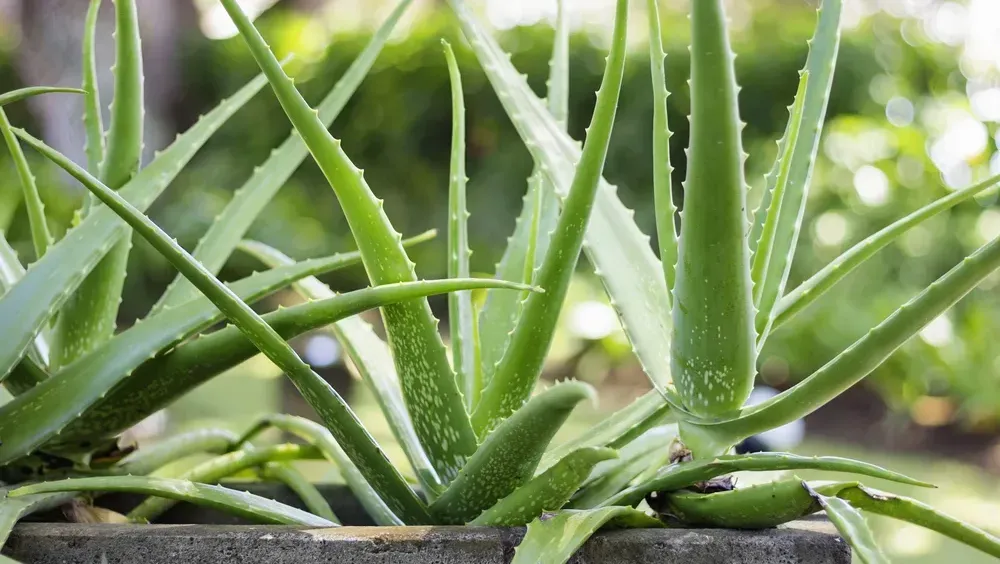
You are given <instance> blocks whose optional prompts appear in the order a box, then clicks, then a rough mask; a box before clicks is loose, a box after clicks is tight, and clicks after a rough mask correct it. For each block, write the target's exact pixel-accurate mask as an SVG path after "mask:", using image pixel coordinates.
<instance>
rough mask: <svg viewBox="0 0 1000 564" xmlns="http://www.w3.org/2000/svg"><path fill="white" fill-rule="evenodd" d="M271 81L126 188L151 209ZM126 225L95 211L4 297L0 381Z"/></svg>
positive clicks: (0, 301) (259, 83)
mask: <svg viewBox="0 0 1000 564" xmlns="http://www.w3.org/2000/svg"><path fill="white" fill-rule="evenodd" d="M264 84H266V82H265V80H264V79H263V77H259V78H257V79H255V80H253V81H251V82H250V83H248V84H247V85H246V86H244V87H243V88H242V89H241V90H240V91H239V92H237V93H236V94H235V95H234V96H232V97H231V98H229V99H228V100H224V101H223V102H222V103H220V104H219V105H218V106H217V107H216V108H215V109H214V110H212V111H211V112H210V113H208V114H206V115H205V116H204V117H203V118H201V119H200V120H199V121H198V122H197V123H196V124H195V125H194V126H192V127H191V128H190V129H189V130H188V131H187V132H186V133H184V134H183V135H181V136H179V137H178V138H177V140H176V141H174V142H173V143H172V144H171V145H170V147H168V148H167V149H166V150H165V151H164V152H163V153H161V154H160V155H159V156H158V157H157V158H156V159H154V160H153V162H151V163H150V164H149V165H148V166H147V167H146V168H144V169H143V170H142V171H141V172H140V173H139V174H138V175H137V176H136V177H135V178H134V179H133V180H132V181H131V182H129V183H128V185H127V186H125V187H123V188H122V190H121V194H122V196H123V197H124V198H125V199H126V200H128V201H129V202H130V203H131V204H132V205H134V206H135V207H136V208H138V209H140V210H143V209H146V208H147V207H148V206H149V205H150V204H151V203H152V202H153V200H155V199H156V197H157V196H159V195H160V194H161V193H162V192H163V190H164V189H165V188H166V187H167V185H168V184H169V183H170V182H171V181H172V180H173V179H174V177H175V176H176V175H177V173H178V172H180V170H181V169H182V168H183V167H184V165H185V164H187V162H188V161H189V160H190V159H191V157H193V156H194V154H195V153H196V152H197V150H198V149H199V148H201V146H202V145H203V144H204V143H205V142H206V141H207V140H208V139H209V137H211V136H212V134H213V133H215V131H216V130H218V129H219V127H221V126H222V124H223V123H225V122H226V120H227V119H228V118H229V117H230V116H232V115H233V114H234V113H236V111H237V110H239V109H240V108H241V107H242V106H243V104H245V103H246V102H247V101H248V100H250V98H252V97H253V96H254V95H255V94H256V93H257V92H258V91H259V90H260V89H261V88H263V86H264ZM126 231H127V227H126V225H125V223H124V222H123V221H121V220H120V219H118V217H117V216H116V215H115V214H114V213H113V212H112V211H111V210H109V209H105V208H101V209H97V210H93V212H92V213H90V214H88V215H87V217H86V218H85V219H84V220H83V221H82V222H81V223H80V225H78V226H77V227H75V228H73V229H72V230H70V231H69V232H68V233H66V236H65V237H64V238H63V239H61V240H60V241H59V242H58V243H56V244H55V245H53V246H52V247H51V248H50V249H49V251H48V252H47V253H46V254H45V257H43V258H42V260H39V261H38V262H36V263H34V264H32V266H31V271H30V272H27V273H26V274H25V277H24V283H23V284H18V285H17V286H16V287H15V288H13V289H11V290H10V291H9V292H8V293H7V294H6V295H4V296H3V297H2V298H0V334H2V335H3V336H4V338H3V339H2V340H0V379H3V377H4V375H6V374H7V373H8V372H10V370H11V368H13V367H14V365H16V364H17V362H18V361H19V360H20V358H21V355H23V354H24V351H25V350H26V349H27V347H28V345H29V343H30V342H31V340H32V338H33V337H34V336H35V335H36V334H37V333H38V332H39V330H40V329H41V328H42V325H43V324H44V323H45V322H46V321H47V320H48V319H49V318H51V316H52V315H53V314H54V313H55V312H56V311H57V310H58V309H59V308H60V307H61V306H62V304H63V303H64V302H65V301H66V299H67V298H68V296H69V295H70V294H71V293H72V292H73V290H75V289H76V287H77V286H78V285H79V284H80V282H81V281H82V280H83V278H84V276H86V274H87V273H88V272H90V270H91V269H93V268H94V265H95V264H97V262H98V261H99V260H100V259H101V258H102V257H103V256H104V255H105V254H106V253H107V252H108V250H109V249H110V248H111V247H112V246H113V244H114V243H115V242H116V241H117V240H118V239H120V238H121V237H123V236H124V233H125V232H126Z"/></svg>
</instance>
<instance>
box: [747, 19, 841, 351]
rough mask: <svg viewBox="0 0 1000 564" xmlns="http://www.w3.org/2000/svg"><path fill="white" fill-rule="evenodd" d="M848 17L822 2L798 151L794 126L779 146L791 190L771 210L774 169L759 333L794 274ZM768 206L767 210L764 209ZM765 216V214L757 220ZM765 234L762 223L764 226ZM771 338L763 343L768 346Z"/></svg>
mask: <svg viewBox="0 0 1000 564" xmlns="http://www.w3.org/2000/svg"><path fill="white" fill-rule="evenodd" d="M842 12H843V0H823V3H822V5H821V6H820V10H819V15H818V21H817V24H816V32H815V34H814V35H813V38H812V40H811V41H810V42H809V56H808V58H807V59H806V64H805V71H807V72H808V73H809V78H808V80H807V84H806V87H805V99H804V102H802V103H801V105H802V118H801V119H802V123H801V126H800V128H799V129H800V131H801V134H798V135H796V137H797V138H796V140H795V143H794V146H792V147H788V148H785V145H791V143H789V142H788V138H789V136H791V135H792V128H791V125H789V127H788V129H787V131H786V139H785V141H784V142H782V143H780V144H779V147H780V148H781V150H780V151H779V152H778V154H779V159H780V158H781V156H782V154H783V153H786V152H787V153H788V154H789V155H790V158H791V162H790V163H789V164H788V177H787V182H786V189H785V191H784V194H783V196H782V198H783V201H782V202H781V204H780V206H771V205H770V195H771V193H772V192H773V190H774V186H775V184H776V183H777V180H778V178H777V177H778V174H777V171H779V170H780V168H781V164H779V163H777V162H776V163H775V165H774V167H773V172H772V174H771V175H770V176H769V178H768V180H767V194H768V196H767V197H766V198H765V200H764V202H766V203H767V204H768V206H767V208H764V209H769V208H775V209H780V210H781V213H780V214H779V216H778V217H777V227H776V229H775V232H774V242H773V243H772V245H771V249H770V251H769V252H770V253H771V259H770V261H769V262H768V268H767V271H766V272H765V274H764V282H763V287H764V288H765V290H766V291H765V292H764V293H762V294H761V298H760V301H759V303H758V304H757V310H758V311H757V319H756V327H757V328H758V329H759V330H764V329H766V326H767V325H768V324H769V322H770V318H771V317H772V313H773V311H774V304H775V303H776V302H777V300H778V298H780V297H781V295H782V294H784V292H785V283H786V281H787V280H788V273H789V272H790V271H791V265H792V257H793V256H794V255H795V245H796V243H797V242H798V238H799V229H800V228H801V226H802V218H803V215H804V212H805V206H806V200H807V199H808V195H809V183H810V178H811V177H812V171H813V165H814V163H815V162H816V154H817V152H818V151H819V139H820V132H821V131H822V129H823V122H824V120H825V118H826V106H827V102H828V101H829V99H830V87H831V85H832V84H833V71H834V67H835V65H836V62H837V53H838V51H839V49H840V20H841V14H842ZM762 206H763V204H762ZM758 215H760V214H758ZM761 226H762V228H763V223H762V224H761ZM759 236H760V231H756V230H754V229H751V233H750V238H751V239H753V240H755V241H756V240H757V239H758V238H759ZM766 338H767V335H766V334H764V335H762V336H761V337H760V338H759V339H758V340H759V341H760V343H763V342H764V339H766Z"/></svg>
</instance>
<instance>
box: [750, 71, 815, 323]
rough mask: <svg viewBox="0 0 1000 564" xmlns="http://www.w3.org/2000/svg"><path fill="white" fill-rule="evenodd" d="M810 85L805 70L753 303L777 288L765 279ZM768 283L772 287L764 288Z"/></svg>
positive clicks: (760, 251) (754, 272)
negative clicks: (807, 88)
mask: <svg viewBox="0 0 1000 564" xmlns="http://www.w3.org/2000/svg"><path fill="white" fill-rule="evenodd" d="M808 84H809V71H803V72H802V76H801V77H799V88H798V91H797V92H796V94H795V102H794V103H793V104H792V106H791V107H790V108H789V115H790V116H791V119H790V120H789V121H788V137H787V139H786V140H785V142H784V153H783V154H782V155H780V157H779V159H778V162H779V163H781V164H780V165H779V166H778V176H777V180H776V181H775V184H774V190H773V191H772V192H771V205H770V206H769V207H768V210H767V216H766V217H765V218H764V226H763V228H762V229H761V232H760V240H759V241H757V246H756V249H757V250H756V251H755V252H754V255H753V261H752V264H751V268H750V278H751V279H753V284H754V286H753V299H754V304H755V305H756V304H758V303H760V300H761V296H762V295H764V294H768V295H769V294H772V293H774V292H775V291H777V286H778V281H777V280H776V279H773V278H770V279H766V280H765V278H764V274H765V273H767V268H768V266H769V265H770V261H771V255H772V254H773V252H774V234H775V230H777V228H778V221H779V219H780V217H781V205H782V203H783V202H784V201H785V198H784V195H785V189H786V188H787V187H788V173H789V171H790V170H791V166H792V150H793V149H794V148H795V145H796V143H797V142H798V138H799V133H800V132H801V131H802V111H803V107H804V105H805V101H806V86H808ZM765 284H769V285H770V286H768V287H766V288H765ZM758 329H759V331H760V333H759V334H764V333H765V332H766V330H767V328H766V327H758Z"/></svg>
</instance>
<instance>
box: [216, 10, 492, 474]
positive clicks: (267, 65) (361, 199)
mask: <svg viewBox="0 0 1000 564" xmlns="http://www.w3.org/2000/svg"><path fill="white" fill-rule="evenodd" d="M222 5H223V7H224V8H225V9H226V12H227V13H229V16H230V17H231V18H232V19H233V21H234V22H235V24H236V28H237V29H238V30H239V32H240V35H241V36H243V39H244V40H245V42H246V43H247V46H248V47H249V48H250V51H251V53H252V54H253V56H254V58H255V59H256V60H257V64H258V65H259V66H260V67H261V69H262V70H263V71H264V74H265V75H267V77H268V80H269V81H270V83H271V87H272V89H273V90H274V92H275V94H276V95H277V97H278V100H279V102H281V106H282V108H283V109H284V110H285V113H286V115H287V116H288V118H289V119H290V120H291V122H292V125H294V126H295V129H296V131H298V132H299V134H300V135H301V136H302V140H303V141H304V142H305V144H306V146H307V147H309V151H310V152H311V153H312V155H313V158H314V159H315V160H316V163H317V164H318V165H319V167H320V170H322V171H323V174H324V176H326V178H327V180H328V181H329V183H330V186H331V187H332V188H333V189H334V193H335V194H336V196H337V199H338V201H339V202H340V205H341V208H342V209H343V211H344V216H345V217H346V219H347V223H348V225H349V226H350V227H351V232H352V233H353V234H354V239H355V241H356V242H357V244H358V249H359V250H360V251H361V255H362V257H364V262H365V269H366V270H367V271H368V277H369V278H370V279H371V281H372V284H391V283H396V282H412V281H414V280H416V273H415V272H414V270H413V262H411V261H410V259H409V258H408V257H407V255H406V251H405V250H403V248H402V246H401V245H400V244H399V241H400V235H399V234H398V233H397V232H396V230H395V229H394V228H393V227H392V224H391V223H389V218H388V217H387V216H386V214H385V210H384V209H383V206H382V202H381V201H380V200H378V199H377V198H375V195H374V194H373V193H372V191H371V188H369V186H368V184H367V182H366V181H365V180H364V175H363V173H362V171H361V170H360V169H358V168H357V167H356V166H355V165H354V163H352V162H351V160H350V159H349V158H348V156H347V154H346V153H345V152H344V150H343V148H342V147H341V143H340V141H339V140H337V139H334V138H333V136H332V135H331V134H330V132H329V131H327V129H326V127H324V125H323V123H322V122H321V121H320V120H319V118H318V117H317V116H316V113H315V112H314V111H313V110H312V108H310V107H309V105H308V104H307V103H306V101H305V100H304V99H303V98H302V95H301V94H300V93H299V91H298V90H296V89H295V85H294V84H292V81H291V80H290V79H289V78H288V76H287V75H285V73H284V71H282V70H281V67H280V66H279V65H278V61H277V60H276V59H275V58H274V54H273V53H271V51H270V50H269V49H268V47H267V44H266V43H265V42H264V38H263V37H261V35H260V33H259V32H258V31H257V29H256V28H255V27H254V26H253V24H252V23H251V22H250V20H249V18H247V17H246V14H244V13H243V11H242V9H241V8H240V7H239V5H238V4H237V2H236V1H235V0H222ZM382 317H383V320H384V321H385V326H386V332H387V334H388V335H389V345H390V346H391V347H392V350H393V359H394V360H395V363H396V370H397V371H398V373H399V378H400V385H401V387H402V390H403V397H404V398H405V399H406V404H407V407H408V408H409V411H410V417H411V418H412V419H413V425H414V428H415V429H416V431H417V435H418V436H419V437H420V441H421V444H423V446H424V450H425V451H426V452H427V455H428V457H429V458H430V459H431V462H432V463H433V464H434V467H435V469H436V470H437V471H438V474H439V475H440V476H441V478H442V479H443V480H444V481H446V482H447V481H449V480H451V479H452V478H454V477H455V475H456V474H457V473H458V470H459V469H460V468H461V467H462V466H463V465H464V464H465V460H466V458H468V457H469V456H471V455H472V453H473V452H475V450H476V446H477V442H476V434H475V432H474V431H473V429H472V425H471V423H470V422H469V416H468V413H467V412H466V410H465V403H464V400H463V399H462V394H461V393H460V392H459V389H458V384H457V383H456V382H455V373H454V371H453V370H452V369H451V365H450V363H449V361H448V354H447V351H446V350H445V347H444V342H443V341H442V339H441V335H440V334H439V333H438V331H437V320H436V319H435V318H434V316H433V314H432V313H431V310H430V306H429V305H428V303H427V300H426V299H418V300H412V301H409V302H403V303H400V304H397V305H394V306H391V307H386V308H383V309H382Z"/></svg>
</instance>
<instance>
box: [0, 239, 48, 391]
mask: <svg viewBox="0 0 1000 564" xmlns="http://www.w3.org/2000/svg"><path fill="white" fill-rule="evenodd" d="M23 277H24V267H23V266H22V265H21V262H20V261H19V260H18V258H17V252H16V251H15V250H14V248H13V247H11V246H10V243H8V242H7V239H6V237H4V234H3V232H2V231H0V296H3V295H4V294H5V293H7V292H8V291H10V290H11V289H12V288H13V287H14V285H15V284H17V283H18V281H19V280H21V278H23ZM49 350H50V349H49V338H48V333H47V332H46V331H40V332H39V333H38V334H37V335H35V338H34V340H33V341H32V342H31V346H30V349H29V351H28V355H27V356H26V357H25V359H26V360H27V362H25V361H24V359H22V362H21V363H20V364H18V365H17V366H15V370H16V369H17V367H23V369H22V370H21V372H22V376H25V374H23V373H24V371H25V369H28V368H30V369H34V368H36V367H37V368H38V369H39V370H42V371H44V368H43V367H45V366H47V365H48V361H49ZM0 374H2V373H0ZM27 376H31V374H28V375H27ZM35 376H42V375H41V374H38V373H35ZM15 377H17V375H16V374H13V373H12V374H11V375H10V378H9V379H8V380H7V382H6V384H7V385H8V387H9V384H10V383H11V382H12V380H14V379H15ZM30 379H31V380H33V381H34V380H37V381H40V380H39V379H38V378H35V377H34V376H31V378H30ZM42 379H44V378H42ZM3 380H4V378H3V376H0V381H3ZM22 383H27V382H26V381H22ZM36 383H37V382H36ZM18 393H19V392H14V395H17V394H18Z"/></svg>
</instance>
